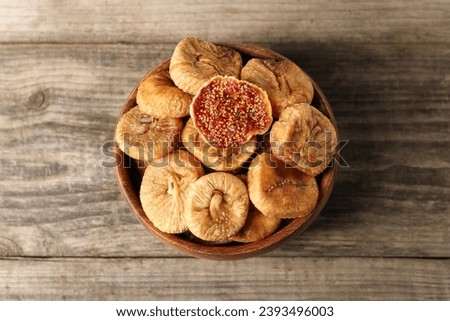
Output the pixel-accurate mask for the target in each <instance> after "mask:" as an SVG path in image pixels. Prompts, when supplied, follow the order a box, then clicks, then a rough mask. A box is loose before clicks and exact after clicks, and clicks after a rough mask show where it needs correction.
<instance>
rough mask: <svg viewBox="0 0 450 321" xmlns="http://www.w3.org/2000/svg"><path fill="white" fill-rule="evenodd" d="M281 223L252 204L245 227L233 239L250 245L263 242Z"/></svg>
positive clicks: (278, 219)
mask: <svg viewBox="0 0 450 321" xmlns="http://www.w3.org/2000/svg"><path fill="white" fill-rule="evenodd" d="M280 223H281V219H280V218H277V217H270V216H266V215H264V214H262V213H261V212H260V211H258V209H257V208H255V207H254V206H253V205H252V204H250V208H249V210H248V215H247V219H246V221H245V224H244V226H243V227H242V228H241V229H240V230H239V232H237V234H235V235H233V236H232V237H231V240H232V241H236V242H241V243H250V242H256V241H259V240H262V239H264V238H266V237H268V236H269V235H271V234H273V232H275V231H276V230H277V228H278V226H279V225H280Z"/></svg>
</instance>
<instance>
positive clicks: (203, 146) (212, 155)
mask: <svg viewBox="0 0 450 321" xmlns="http://www.w3.org/2000/svg"><path fill="white" fill-rule="evenodd" d="M181 141H182V142H183V145H184V146H185V147H186V148H187V150H188V151H189V152H191V153H192V154H194V156H195V157H196V158H197V159H198V160H200V161H201V162H202V163H203V164H204V165H205V166H208V167H209V168H212V169H214V170H216V171H226V172H227V171H234V170H236V169H238V168H239V167H241V166H242V165H243V164H244V163H245V162H246V161H247V160H248V159H249V158H250V156H252V155H253V153H254V152H255V151H256V147H257V141H256V137H253V138H252V139H250V140H249V141H248V142H246V143H245V144H244V145H242V146H239V147H234V148H232V149H230V150H222V149H220V148H216V147H214V146H212V145H210V144H208V143H207V142H206V141H205V140H204V139H203V138H202V137H201V136H200V133H199V132H198V130H197V129H196V128H195V127H194V124H193V122H192V118H191V119H189V120H188V121H187V122H186V125H185V126H184V128H183V131H182V133H181Z"/></svg>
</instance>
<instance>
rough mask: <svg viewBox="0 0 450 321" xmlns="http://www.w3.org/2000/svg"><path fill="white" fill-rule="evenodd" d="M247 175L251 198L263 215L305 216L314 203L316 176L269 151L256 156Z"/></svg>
mask: <svg viewBox="0 0 450 321" xmlns="http://www.w3.org/2000/svg"><path fill="white" fill-rule="evenodd" d="M247 175H248V193H249V196H250V200H251V201H252V203H253V204H254V205H255V207H256V208H257V209H258V210H260V211H261V213H263V214H264V215H267V216H271V217H277V218H294V217H299V216H306V215H308V214H310V213H311V212H312V210H313V209H314V208H315V206H316V204H317V200H318V198H319V188H318V186H317V182H316V180H315V178H314V177H312V176H309V175H306V174H305V173H303V172H301V171H299V170H298V169H296V168H290V167H287V166H286V163H284V162H283V161H281V160H279V159H277V158H275V157H273V156H272V155H271V154H269V153H262V154H259V155H257V156H256V157H255V159H254V160H253V162H252V164H251V165H250V169H249V171H248V174H247Z"/></svg>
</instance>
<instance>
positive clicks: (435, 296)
mask: <svg viewBox="0 0 450 321" xmlns="http://www.w3.org/2000/svg"><path fill="white" fill-rule="evenodd" d="M180 267H182V268H180ZM449 273H450V262H449V261H448V260H434V259H432V260H430V259H385V258H374V259H368V258H365V259H360V258H328V259H326V258H284V259H278V258H256V259H249V260H245V261H227V262H210V263H208V264H205V262H204V261H202V260H197V259H181V258H180V259H158V258H154V259H130V258H126V259H81V258H79V259H61V258H60V259H46V260H36V259H0V299H2V300H5V299H8V300H11V299H12V300H35V299H40V300H77V299H78V300H117V299H121V300H186V299H189V300H214V299H216V300H449V299H450V292H449V290H450V282H449V280H450V278H449Z"/></svg>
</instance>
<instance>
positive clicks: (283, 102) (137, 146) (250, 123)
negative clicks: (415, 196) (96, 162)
mask: <svg viewBox="0 0 450 321" xmlns="http://www.w3.org/2000/svg"><path fill="white" fill-rule="evenodd" d="M313 96H314V88H313V85H312V82H311V80H310V78H309V77H308V76H307V75H306V74H305V73H304V72H303V71H302V70H301V69H300V68H299V67H298V66H297V65H296V64H294V63H292V62H291V61H289V60H286V59H260V58H251V57H250V59H245V60H244V59H243V58H242V56H241V54H240V53H239V52H237V51H236V50H234V49H232V48H229V47H226V46H222V45H216V44H213V43H210V42H207V41H204V40H200V39H196V38H185V39H183V40H182V41H180V42H179V43H178V44H177V46H176V48H175V50H174V52H173V55H172V57H171V60H170V66H169V68H167V69H166V70H163V71H159V72H153V73H150V74H149V75H148V76H147V77H146V78H145V79H144V80H143V81H142V82H141V83H140V85H139V87H138V90H137V95H136V104H137V105H136V106H135V107H133V108H131V109H130V110H129V111H128V112H126V113H125V114H123V116H122V117H121V118H120V120H119V123H118V125H117V129H116V137H115V138H116V141H117V144H118V146H119V147H120V149H121V150H122V151H123V152H124V153H126V154H127V155H129V156H130V157H131V158H133V159H135V160H138V161H139V164H144V165H145V171H144V172H143V177H142V182H141V186H140V200H141V204H142V208H143V209H144V211H145V214H146V215H147V217H148V218H149V220H150V221H151V222H152V223H153V224H154V226H155V227H156V228H158V229H159V230H161V231H163V232H166V233H176V234H179V233H183V235H185V236H186V237H188V238H190V239H194V240H198V241H199V242H204V243H207V244H224V243H228V242H232V241H235V242H243V243H249V242H254V241H258V240H261V239H263V238H266V237H267V236H269V235H271V234H272V233H274V232H275V231H276V230H277V228H278V227H279V225H280V223H281V222H282V220H283V219H290V218H295V217H307V216H308V215H310V214H311V213H312V211H313V210H314V208H315V206H316V204H317V201H318V197H319V188H318V185H317V181H316V177H317V176H318V175H319V174H320V173H322V172H323V171H324V170H325V168H326V167H327V165H329V163H330V161H331V160H332V157H333V154H334V152H335V149H336V145H337V135H336V131H335V129H334V127H333V125H332V124H331V122H330V120H329V119H328V118H327V117H326V116H325V115H323V114H322V113H321V112H320V111H319V110H318V109H316V108H315V107H313V106H311V105H310V104H311V103H312V100H313Z"/></svg>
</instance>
